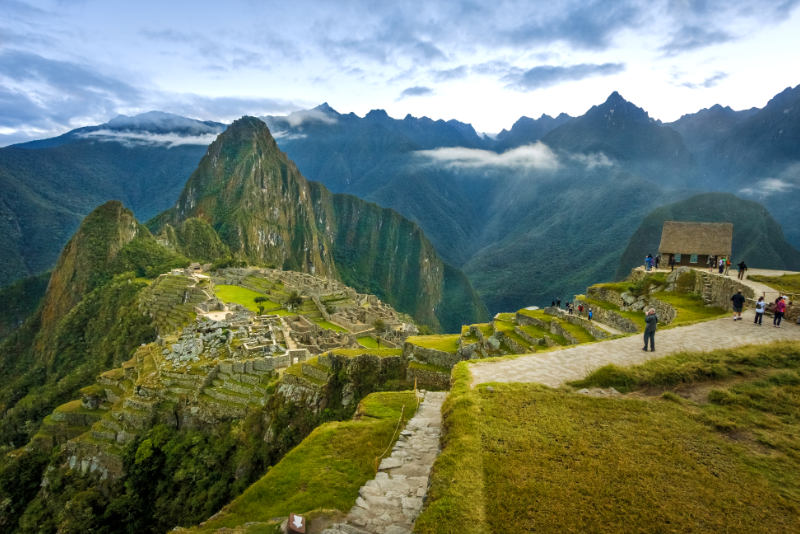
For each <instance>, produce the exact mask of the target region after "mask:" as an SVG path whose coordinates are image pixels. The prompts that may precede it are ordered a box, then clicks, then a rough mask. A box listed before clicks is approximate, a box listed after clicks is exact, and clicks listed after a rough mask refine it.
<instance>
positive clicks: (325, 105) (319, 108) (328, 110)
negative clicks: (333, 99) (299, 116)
mask: <svg viewBox="0 0 800 534" xmlns="http://www.w3.org/2000/svg"><path fill="white" fill-rule="evenodd" d="M314 109H315V110H316V111H321V112H323V113H325V114H330V115H339V112H338V111H336V110H335V109H333V108H332V107H331V106H330V105H329V104H328V103H327V102H323V103H322V104H320V105H319V106H317V107H315V108H314Z"/></svg>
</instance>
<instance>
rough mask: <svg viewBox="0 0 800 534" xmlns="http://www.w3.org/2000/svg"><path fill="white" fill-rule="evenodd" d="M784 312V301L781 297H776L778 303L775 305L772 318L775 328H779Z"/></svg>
mask: <svg viewBox="0 0 800 534" xmlns="http://www.w3.org/2000/svg"><path fill="white" fill-rule="evenodd" d="M785 312H786V301H785V300H784V299H783V297H778V301H777V302H776V303H775V316H774V317H773V318H772V324H773V326H775V328H780V327H781V321H782V320H783V314H784V313H785Z"/></svg>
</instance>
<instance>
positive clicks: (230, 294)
mask: <svg viewBox="0 0 800 534" xmlns="http://www.w3.org/2000/svg"><path fill="white" fill-rule="evenodd" d="M214 293H216V295H217V298H218V299H220V300H221V301H223V302H233V303H234V304H241V305H242V306H244V307H245V308H247V309H248V310H250V311H251V312H253V313H258V306H259V304H260V305H261V306H263V307H264V309H265V310H269V309H272V308H279V307H280V306H281V305H280V304H278V303H277V302H273V301H271V300H267V301H264V302H260V303H259V302H256V301H255V299H256V298H257V297H261V298H266V295H264V294H263V293H259V292H257V291H253V290H252V289H247V288H246V287H241V286H228V285H223V284H220V285H217V286H214Z"/></svg>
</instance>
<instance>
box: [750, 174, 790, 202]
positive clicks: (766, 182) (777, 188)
mask: <svg viewBox="0 0 800 534" xmlns="http://www.w3.org/2000/svg"><path fill="white" fill-rule="evenodd" d="M797 188H798V185H797V184H793V183H790V182H787V181H784V180H781V179H779V178H764V179H763V180H759V181H757V182H756V183H754V184H753V185H752V186H751V187H745V188H743V189H740V190H739V192H740V193H742V194H744V195H748V196H751V197H758V198H766V197H768V196H771V195H775V194H780V193H786V192H789V191H791V190H792V189H797Z"/></svg>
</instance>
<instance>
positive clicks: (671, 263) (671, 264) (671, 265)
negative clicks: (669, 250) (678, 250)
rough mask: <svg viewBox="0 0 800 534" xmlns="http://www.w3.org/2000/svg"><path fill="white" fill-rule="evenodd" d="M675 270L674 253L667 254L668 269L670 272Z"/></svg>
mask: <svg viewBox="0 0 800 534" xmlns="http://www.w3.org/2000/svg"><path fill="white" fill-rule="evenodd" d="M674 270H675V254H670V255H669V271H670V272H672V271H674Z"/></svg>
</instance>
